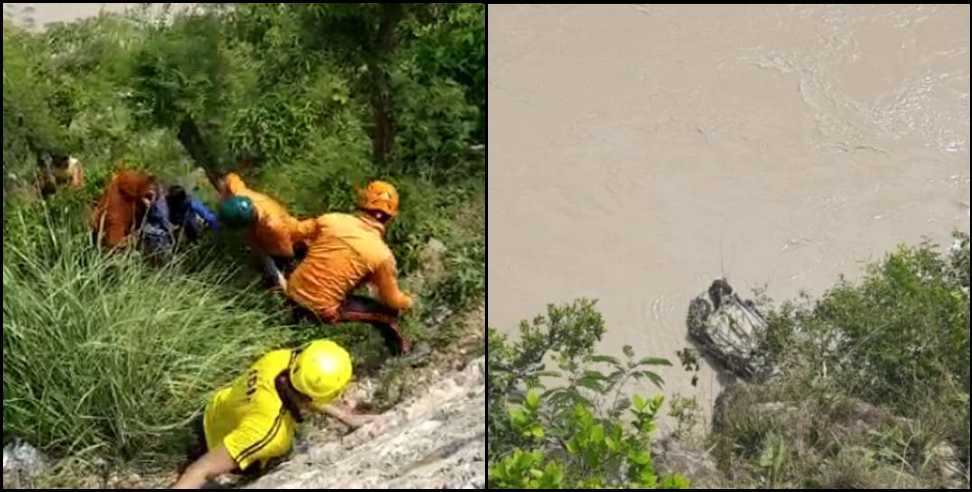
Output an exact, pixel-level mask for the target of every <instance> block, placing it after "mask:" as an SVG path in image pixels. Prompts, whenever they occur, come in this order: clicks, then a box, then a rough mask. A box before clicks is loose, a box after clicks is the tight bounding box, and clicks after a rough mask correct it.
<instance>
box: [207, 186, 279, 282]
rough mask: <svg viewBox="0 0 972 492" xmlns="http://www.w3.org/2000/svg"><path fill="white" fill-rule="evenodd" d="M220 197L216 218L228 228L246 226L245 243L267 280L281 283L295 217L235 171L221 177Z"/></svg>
mask: <svg viewBox="0 0 972 492" xmlns="http://www.w3.org/2000/svg"><path fill="white" fill-rule="evenodd" d="M222 199H223V202H222V204H221V206H220V220H221V221H222V222H224V223H226V224H227V225H229V226H230V227H236V228H240V227H246V228H247V232H246V242H247V244H248V245H249V246H250V249H251V250H252V251H253V253H254V254H255V255H256V256H257V257H258V259H259V260H260V264H261V267H262V268H263V270H264V274H265V276H266V277H267V280H268V281H269V282H270V283H272V284H274V285H278V284H281V283H282V281H283V273H281V271H280V270H281V269H284V268H285V267H286V265H287V264H288V263H289V262H290V261H291V260H293V258H294V256H295V255H294V245H295V244H294V239H293V237H292V232H293V231H294V230H295V229H296V227H297V224H298V221H297V219H295V218H294V217H293V216H291V215H290V212H289V211H288V210H287V208H286V207H285V206H284V205H282V204H280V202H278V201H276V200H274V199H273V198H270V197H269V196H267V195H265V194H263V193H259V192H257V191H254V190H252V189H250V188H249V187H247V186H246V183H244V182H243V180H242V179H241V178H240V177H239V175H237V174H235V173H230V174H228V175H226V177H225V178H224V180H223V186H222Z"/></svg>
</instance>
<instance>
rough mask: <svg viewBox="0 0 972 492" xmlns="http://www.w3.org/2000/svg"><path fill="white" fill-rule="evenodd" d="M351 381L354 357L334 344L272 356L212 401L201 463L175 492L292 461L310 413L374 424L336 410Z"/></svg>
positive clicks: (324, 342)
mask: <svg viewBox="0 0 972 492" xmlns="http://www.w3.org/2000/svg"><path fill="white" fill-rule="evenodd" d="M351 376H352V364H351V356H350V355H349V354H348V352H347V351H346V350H344V349H343V348H341V347H340V346H339V345H337V344H336V343H334V342H332V341H329V340H318V341H314V342H311V343H309V344H307V345H305V346H303V347H301V348H299V349H297V350H277V351H273V352H270V353H269V354H266V355H265V356H263V357H262V358H260V359H259V360H258V361H257V362H256V363H255V364H253V365H252V366H251V367H250V368H249V370H248V371H247V372H246V373H244V374H242V375H240V376H239V377H238V378H237V379H236V380H235V381H234V382H233V383H232V384H231V385H229V386H227V387H225V388H223V389H221V390H219V391H218V392H217V393H216V394H215V395H214V396H213V397H212V398H211V399H210V400H209V404H208V405H207V406H206V410H205V413H204V417H203V419H202V423H203V429H202V434H203V435H202V436H200V437H202V440H203V443H202V444H203V445H204V447H203V452H200V453H198V454H200V455H201V457H199V458H198V459H197V460H195V462H194V463H192V464H191V465H190V466H189V467H188V468H187V469H186V471H185V472H184V473H183V474H182V476H181V478H180V479H179V481H178V482H177V483H176V484H175V485H174V487H173V488H176V489H198V488H201V487H203V486H204V485H206V483H207V482H209V481H210V480H213V479H215V478H217V477H219V476H221V475H223V474H226V473H231V472H234V471H236V472H248V471H251V470H253V469H256V470H257V471H259V470H261V469H263V468H264V467H265V466H266V465H267V463H268V462H270V461H271V460H274V459H276V458H281V457H283V456H286V455H287V454H288V453H290V450H291V449H292V448H293V444H294V435H295V432H296V429H297V425H298V424H299V423H301V422H302V420H303V414H304V412H306V411H320V412H324V413H326V414H328V415H330V416H332V417H335V418H337V419H339V420H341V421H342V422H344V423H345V424H347V425H348V426H350V427H352V428H356V427H360V426H361V425H364V424H365V423H368V422H370V421H373V420H374V416H364V415H354V414H352V413H351V412H350V411H348V410H347V409H343V408H341V407H340V406H337V405H333V404H331V402H333V401H335V400H336V399H338V398H339V397H340V396H341V393H342V392H343V390H344V388H345V387H346V386H347V384H348V382H349V381H350V380H351ZM193 458H195V457H193Z"/></svg>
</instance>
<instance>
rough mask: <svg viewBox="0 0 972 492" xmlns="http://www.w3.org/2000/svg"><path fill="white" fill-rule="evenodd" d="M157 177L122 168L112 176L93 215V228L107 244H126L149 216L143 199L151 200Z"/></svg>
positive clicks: (114, 246) (115, 245)
mask: <svg viewBox="0 0 972 492" xmlns="http://www.w3.org/2000/svg"><path fill="white" fill-rule="evenodd" d="M153 185H154V179H153V178H152V177H151V176H149V175H147V174H145V173H142V172H140V171H121V172H119V173H117V174H115V176H114V177H113V178H112V180H111V183H110V184H109V185H108V188H107V189H106V190H105V193H104V195H102V197H101V199H100V200H99V201H98V205H97V206H96V207H95V209H94V213H93V214H92V215H91V222H90V225H91V229H92V230H93V231H94V232H95V234H96V235H98V236H99V237H102V238H103V241H104V245H105V246H107V247H109V248H117V247H119V246H122V245H123V244H124V243H125V240H126V239H128V236H129V234H131V233H132V232H133V231H134V230H135V229H137V228H138V223H139V221H140V220H141V219H142V217H143V216H144V215H145V211H146V208H145V204H144V203H143V202H142V200H143V199H151V192H152V187H153Z"/></svg>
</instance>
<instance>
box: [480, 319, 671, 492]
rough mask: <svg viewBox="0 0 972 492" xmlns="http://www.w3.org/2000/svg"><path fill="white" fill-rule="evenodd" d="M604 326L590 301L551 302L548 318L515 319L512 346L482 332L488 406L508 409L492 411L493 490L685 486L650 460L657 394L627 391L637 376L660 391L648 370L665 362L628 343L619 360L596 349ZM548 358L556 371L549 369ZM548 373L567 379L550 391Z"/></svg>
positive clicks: (660, 401)
mask: <svg viewBox="0 0 972 492" xmlns="http://www.w3.org/2000/svg"><path fill="white" fill-rule="evenodd" d="M603 333H604V322H603V319H602V318H601V316H600V314H599V313H597V311H595V310H594V303H593V302H591V301H587V300H579V301H577V302H575V303H574V304H572V305H566V306H552V305H551V306H549V307H548V313H547V315H546V316H545V317H537V318H536V319H535V320H534V321H533V322H532V323H527V322H523V323H522V324H521V328H520V338H519V341H518V342H517V343H515V344H513V345H508V344H507V342H506V340H505V338H504V337H502V336H501V335H498V334H496V333H494V332H492V331H490V332H489V340H488V342H489V351H488V357H489V359H488V360H489V370H488V373H487V395H488V398H489V408H491V409H497V408H506V409H507V411H506V412H499V411H496V410H493V411H492V412H491V413H490V415H489V421H488V427H489V428H488V433H487V434H488V441H489V442H488V455H489V463H490V468H489V483H490V487H495V488H532V489H536V488H556V489H561V488H563V489H567V488H686V487H687V483H686V481H685V480H684V479H683V478H681V477H677V476H676V477H664V478H660V477H658V476H657V475H656V474H655V471H654V467H653V464H652V463H653V462H652V456H651V451H650V449H651V448H650V444H651V434H652V433H653V432H654V430H655V421H656V418H657V415H658V412H659V410H660V409H661V407H662V404H663V401H664V400H663V398H662V397H660V396H659V397H655V398H653V399H651V400H646V399H644V398H642V397H641V396H638V395H634V396H631V397H629V396H627V394H626V392H625V391H624V390H625V387H626V386H627V385H628V383H630V382H632V381H639V380H643V381H645V382H650V383H652V384H654V385H656V386H658V387H659V388H660V387H661V385H662V383H663V382H662V380H661V378H660V377H659V376H658V375H657V374H655V373H654V372H652V371H650V370H649V368H650V367H652V366H658V365H670V364H669V362H668V361H665V360H662V359H655V358H643V359H640V360H639V359H636V358H635V356H634V353H633V350H632V349H631V348H630V347H625V350H624V352H625V360H620V359H617V358H615V357H609V356H595V355H593V347H594V344H595V343H596V342H597V341H598V340H600V338H601V336H602V335H603ZM548 357H552V358H554V359H556V360H557V362H558V366H559V368H560V371H547V370H546V366H545V364H544V361H545V359H547V358H548ZM597 366H602V367H605V368H607V370H606V371H600V370H597ZM549 378H558V379H559V380H561V381H564V383H562V385H556V386H554V387H552V388H550V389H547V388H546V387H545V385H544V380H546V379H549ZM525 388H530V390H529V391H524V390H525ZM625 414H627V417H630V420H628V419H626V418H625Z"/></svg>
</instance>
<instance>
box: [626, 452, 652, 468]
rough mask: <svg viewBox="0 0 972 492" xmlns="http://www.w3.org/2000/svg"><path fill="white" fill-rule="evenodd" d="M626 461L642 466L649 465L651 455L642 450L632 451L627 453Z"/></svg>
mask: <svg viewBox="0 0 972 492" xmlns="http://www.w3.org/2000/svg"><path fill="white" fill-rule="evenodd" d="M628 461H630V462H632V463H634V464H636V465H642V466H644V465H647V464H649V463H651V455H650V454H648V452H647V451H644V450H638V451H632V452H630V453H628Z"/></svg>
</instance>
